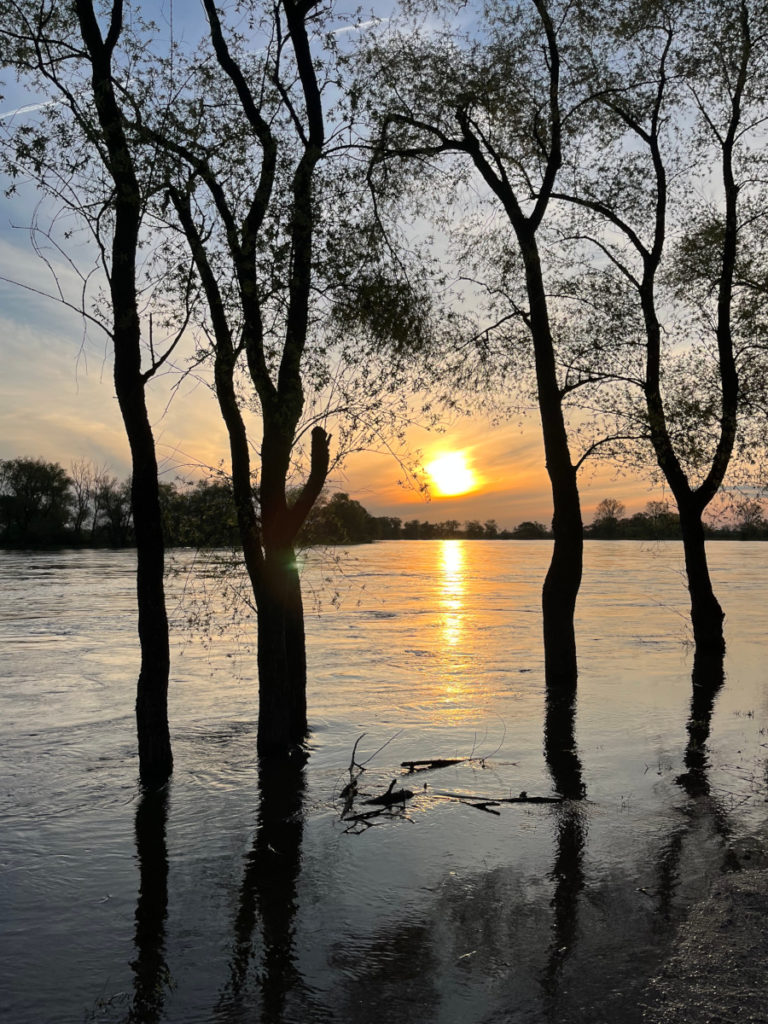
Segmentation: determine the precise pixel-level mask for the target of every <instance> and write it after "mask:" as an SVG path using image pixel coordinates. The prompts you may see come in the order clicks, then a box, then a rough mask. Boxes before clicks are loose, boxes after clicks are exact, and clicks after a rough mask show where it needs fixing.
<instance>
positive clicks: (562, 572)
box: [541, 463, 584, 691]
mask: <svg viewBox="0 0 768 1024" xmlns="http://www.w3.org/2000/svg"><path fill="white" fill-rule="evenodd" d="M549 469H550V474H549V475H550V480H551V483H552V494H553V498H554V505H555V512H554V516H553V518H552V533H553V535H554V540H555V543H554V550H553V552H552V561H551V562H550V566H549V571H548V572H547V576H546V579H545V580H544V588H543V591H542V599H541V603H542V612H543V618H544V666H545V677H546V681H547V687H548V688H552V687H554V688H556V689H559V690H567V691H568V690H574V689H575V688H576V678H577V674H578V667H577V663H576V631H575V627H574V622H573V620H574V615H575V611H576V598H577V597H578V594H579V587H580V586H581V575H582V563H583V557H584V536H583V529H582V522H581V506H580V503H579V492H578V489H577V486H576V471H575V469H573V468H572V467H571V466H570V463H569V465H568V467H567V468H566V469H565V471H564V472H563V473H562V474H560V475H555V474H554V473H553V471H552V468H551V467H549Z"/></svg>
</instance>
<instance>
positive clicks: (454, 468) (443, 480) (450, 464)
mask: <svg viewBox="0 0 768 1024" xmlns="http://www.w3.org/2000/svg"><path fill="white" fill-rule="evenodd" d="M424 468H425V469H426V471H427V473H429V476H430V478H431V480H432V483H433V484H434V486H435V488H436V494H437V495H438V497H443V498H450V497H453V496H454V495H457V494H469V493H470V491H476V490H477V488H478V487H479V486H480V481H479V479H478V476H477V473H475V471H474V470H473V469H472V468H471V467H470V466H469V464H468V462H467V456H466V453H465V452H463V451H461V452H449V453H448V454H447V455H441V456H440V457H439V458H437V459H434V460H433V461H432V462H429V463H427V465H426V466H425V467H424Z"/></svg>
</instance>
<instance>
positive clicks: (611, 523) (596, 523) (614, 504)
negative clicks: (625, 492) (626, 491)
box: [591, 498, 626, 537]
mask: <svg viewBox="0 0 768 1024" xmlns="http://www.w3.org/2000/svg"><path fill="white" fill-rule="evenodd" d="M625 511H626V509H625V508H624V504H623V502H621V501H619V500H618V499H617V498H603V500H602V501H601V502H600V503H599V504H598V506H597V508H596V509H595V514H594V516H593V518H592V530H591V533H592V535H593V536H598V535H599V536H601V537H613V536H615V535H616V528H617V526H618V523H619V520H620V519H621V518H622V516H623V515H624V512H625Z"/></svg>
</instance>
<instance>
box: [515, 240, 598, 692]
mask: <svg viewBox="0 0 768 1024" xmlns="http://www.w3.org/2000/svg"><path fill="white" fill-rule="evenodd" d="M517 233H518V240H519V242H520V248H521V252H522V254H523V260H524V263H525V271H526V288H527V291H528V298H529V302H530V331H531V338H532V341H533V351H534V358H535V363H536V386H537V393H538V401H539V412H540V415H541V427H542V435H543V438H544V452H545V455H546V463H547V473H548V474H549V480H550V484H551V487H552V504H553V517H552V534H553V536H554V541H555V544H554V550H553V552H552V561H551V563H550V566H549V570H548V572H547V576H546V579H545V581H544V587H543V591H542V613H543V619H544V664H545V675H546V682H547V687H556V688H558V689H566V690H568V689H574V688H575V686H576V678H577V674H578V668H577V663H576V633H575V628H574V622H573V619H574V614H575V610H576V598H577V597H578V594H579V587H580V586H581V575H582V568H583V557H584V530H583V524H582V519H581V504H580V501H579V489H578V485H577V482H576V467H575V466H574V465H573V463H572V462H571V454H570V449H569V445H568V434H567V431H566V427H565V418H564V416H563V396H562V392H561V390H560V387H559V384H558V380H557V367H556V364H555V345H554V340H553V338H552V331H551V328H550V322H549V311H548V306H547V296H546V291H545V288H544V277H543V273H542V268H541V262H540V260H539V253H538V246H537V244H536V239H535V234H534V231H533V230H530V229H529V228H528V227H527V226H526V229H525V230H523V229H522V228H521V227H520V226H517Z"/></svg>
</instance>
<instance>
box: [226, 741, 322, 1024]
mask: <svg viewBox="0 0 768 1024" xmlns="http://www.w3.org/2000/svg"><path fill="white" fill-rule="evenodd" d="M304 788H305V779H304V763H303V762H302V760H301V759H300V758H290V759H286V760H271V761H264V762H262V763H261V765H260V766H259V789H260V794H261V802H260V805H259V813H258V819H257V826H256V836H255V839H254V844H253V847H252V849H251V851H250V852H249V853H248V855H247V857H246V861H245V871H244V874H243V880H242V884H241V886H240V895H239V901H238V911H237V916H236V918H235V924H234V932H235V938H234V943H233V946H232V954H231V959H230V979H229V983H228V985H227V987H226V989H225V990H224V992H223V993H222V994H221V997H220V1000H219V1004H218V1006H217V1008H216V1016H217V1017H218V1018H220V1019H222V1020H226V1021H230V1020H235V1019H240V1016H239V1015H241V1014H242V1013H243V1012H246V1015H247V1017H248V1019H249V1020H252V1019H254V1018H253V1016H252V1011H251V1009H250V1006H251V1003H250V1000H245V999H244V997H245V994H246V989H247V985H248V980H249V966H250V963H251V961H252V960H254V959H256V960H257V963H259V961H260V964H259V967H258V969H257V978H258V986H259V989H260V993H261V1018H260V1019H261V1021H262V1022H263V1024H279V1022H281V1021H283V1020H284V1019H286V1016H285V1014H286V1000H287V998H288V996H289V994H290V997H291V1000H292V1001H295V1000H296V999H297V997H299V996H300V994H301V989H302V981H301V976H300V975H299V972H298V968H297V966H296V952H295V947H294V931H295V926H294V918H295V915H296V909H297V895H296V893H297V882H298V877H299V870H300V865H301V843H302V838H303V832H304V820H303V808H304ZM258 924H260V926H261V927H260V931H261V936H260V938H261V942H260V943H259V942H258V938H257V937H255V936H254V933H255V932H256V929H257V925H258Z"/></svg>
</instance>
